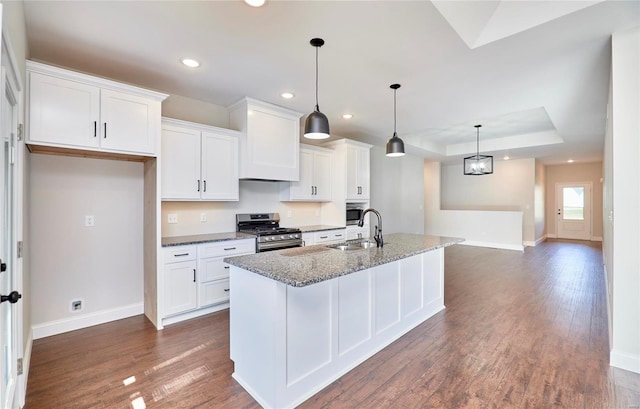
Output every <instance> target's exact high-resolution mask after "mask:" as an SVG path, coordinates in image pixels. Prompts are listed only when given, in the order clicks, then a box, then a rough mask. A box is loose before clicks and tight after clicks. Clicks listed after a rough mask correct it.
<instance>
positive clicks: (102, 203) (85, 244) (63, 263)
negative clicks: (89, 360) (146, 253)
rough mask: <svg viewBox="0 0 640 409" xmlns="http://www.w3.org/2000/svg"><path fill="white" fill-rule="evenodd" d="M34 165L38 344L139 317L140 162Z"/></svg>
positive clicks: (39, 160)
mask: <svg viewBox="0 0 640 409" xmlns="http://www.w3.org/2000/svg"><path fill="white" fill-rule="evenodd" d="M30 165H31V175H30V186H29V189H30V206H29V219H30V221H31V223H30V224H31V232H30V237H31V274H32V280H31V291H32V323H33V326H34V338H39V337H42V336H47V335H52V334H54V333H58V332H62V331H64V330H70V329H75V328H80V327H85V326H88V325H92V323H95V322H93V321H92V320H94V319H98V318H99V317H101V318H104V319H106V320H108V319H109V318H112V319H117V318H122V317H123V316H130V315H134V314H141V313H142V303H143V220H142V216H143V214H142V209H143V164H142V163H137V162H125V161H112V160H100V159H86V158H74V157H63V156H52V155H31V163H30ZM86 215H93V216H94V217H95V226H94V227H85V216H86ZM73 299H83V304H84V308H83V310H82V311H80V312H71V311H70V304H71V300H73ZM102 321H104V320H102Z"/></svg>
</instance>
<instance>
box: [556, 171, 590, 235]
mask: <svg viewBox="0 0 640 409" xmlns="http://www.w3.org/2000/svg"><path fill="white" fill-rule="evenodd" d="M556 209H557V211H556V213H557V215H556V217H557V224H556V226H557V236H558V238H560V239H578V240H590V239H591V183H590V182H589V183H556Z"/></svg>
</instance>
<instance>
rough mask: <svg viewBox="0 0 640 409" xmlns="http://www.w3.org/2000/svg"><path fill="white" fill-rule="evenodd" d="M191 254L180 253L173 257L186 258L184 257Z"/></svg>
mask: <svg viewBox="0 0 640 409" xmlns="http://www.w3.org/2000/svg"><path fill="white" fill-rule="evenodd" d="M188 255H189V253H180V254H174V255H173V257H184V256H188Z"/></svg>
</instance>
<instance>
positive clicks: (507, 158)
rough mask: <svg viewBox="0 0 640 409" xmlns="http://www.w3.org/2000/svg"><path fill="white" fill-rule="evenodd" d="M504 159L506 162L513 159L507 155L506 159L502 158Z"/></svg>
mask: <svg viewBox="0 0 640 409" xmlns="http://www.w3.org/2000/svg"><path fill="white" fill-rule="evenodd" d="M502 159H504V160H509V159H511V157H509V155H505V157H504V158H502Z"/></svg>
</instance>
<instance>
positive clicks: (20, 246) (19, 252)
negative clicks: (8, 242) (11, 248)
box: [16, 240, 24, 258]
mask: <svg viewBox="0 0 640 409" xmlns="http://www.w3.org/2000/svg"><path fill="white" fill-rule="evenodd" d="M23 247H24V246H23V241H22V240H20V241H19V242H18V248H17V249H16V250H17V251H16V252H17V253H18V258H22V251H23Z"/></svg>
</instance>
